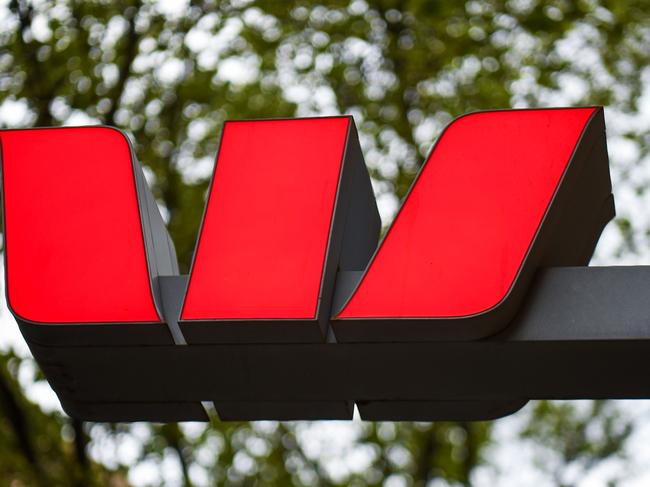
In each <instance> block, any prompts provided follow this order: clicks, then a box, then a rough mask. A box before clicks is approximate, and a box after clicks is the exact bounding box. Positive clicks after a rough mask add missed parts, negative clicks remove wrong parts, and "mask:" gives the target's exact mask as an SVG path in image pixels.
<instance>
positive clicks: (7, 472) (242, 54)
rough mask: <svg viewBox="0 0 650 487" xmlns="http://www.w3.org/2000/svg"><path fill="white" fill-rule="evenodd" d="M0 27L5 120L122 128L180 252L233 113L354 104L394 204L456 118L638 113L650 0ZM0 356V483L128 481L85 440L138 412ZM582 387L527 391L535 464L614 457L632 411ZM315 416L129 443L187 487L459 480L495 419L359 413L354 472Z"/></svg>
mask: <svg viewBox="0 0 650 487" xmlns="http://www.w3.org/2000/svg"><path fill="white" fill-rule="evenodd" d="M179 5H180V7H179ZM0 25H1V27H2V28H1V29H0V123H3V124H4V125H5V126H7V125H11V126H50V125H60V124H88V123H90V124H97V123H103V124H109V125H114V126H118V127H120V128H123V129H125V130H126V131H127V132H128V133H129V134H130V135H131V137H132V139H133V141H134V143H135V147H136V151H137V154H138V157H139V159H140V160H141V161H142V162H143V163H144V164H145V166H146V168H147V169H146V173H147V178H148V180H149V182H150V184H151V185H152V187H153V188H154V191H155V194H156V196H157V198H158V200H159V203H160V206H161V209H162V210H163V212H164V214H165V217H166V219H167V220H168V223H169V229H170V232H171V234H172V237H173V239H174V241H175V243H176V247H177V250H178V255H179V258H180V261H181V266H182V268H183V269H187V266H188V262H189V260H190V257H191V253H192V251H193V246H194V242H195V237H196V233H197V228H198V225H199V220H200V216H201V214H202V208H203V203H204V196H205V191H206V188H207V185H208V181H209V176H210V172H211V167H212V164H213V159H214V154H215V149H216V142H217V139H218V133H219V130H220V127H221V125H222V123H223V121H224V120H226V119H245V118H268V117H278V116H296V115H309V114H320V113H328V114H333V113H351V114H353V115H354V117H355V120H356V122H357V125H358V126H359V128H360V134H361V137H362V144H363V148H364V152H365V155H366V162H367V163H368V165H369V167H370V168H371V172H372V176H373V178H374V182H375V188H376V193H377V195H378V199H379V202H380V205H381V208H382V211H383V213H384V215H386V216H387V218H390V215H391V213H392V212H393V211H394V209H395V208H396V205H397V201H398V199H399V198H400V197H402V196H403V195H404V194H405V192H406V191H407V189H408V187H409V185H410V183H411V181H412V179H413V177H414V174H415V172H416V170H417V168H418V165H419V164H421V162H422V161H423V158H424V155H425V154H426V152H427V150H428V148H429V147H430V146H431V145H432V143H433V141H434V140H435V137H436V136H437V135H438V134H439V133H440V131H441V130H442V128H443V127H444V126H445V125H446V124H447V123H448V122H449V121H450V120H451V119H452V118H453V117H455V116H457V115H459V114H462V113H465V112H468V111H471V110H477V109H485V108H503V107H510V106H544V105H572V104H575V105H592V104H601V105H605V106H607V107H608V108H612V109H615V110H616V111H617V113H619V114H623V115H630V116H632V115H634V114H636V113H637V112H638V111H639V109H640V107H639V100H640V99H641V95H642V93H643V87H644V79H645V80H646V81H647V75H648V72H647V71H645V74H643V73H644V71H643V70H644V68H645V67H646V66H647V64H648V58H649V57H650V6H649V5H648V3H647V0H628V1H624V0H578V1H567V0H554V1H549V2H542V1H536V0H511V1H502V0H472V1H467V2H462V1H452V0H449V1H442V0H402V1H400V0H376V1H369V0H368V1H363V0H352V1H350V0H331V1H329V2H326V3H324V4H317V3H316V2H308V1H296V0H287V1H270V0H268V1H264V0H258V1H255V0H230V1H221V2H219V1H209V0H205V1H203V0H192V1H190V2H189V3H187V4H186V3H182V4H179V3H177V2H171V1H169V2H140V1H138V0H132V1H120V2H111V1H108V0H104V1H87V2H83V1H52V0H39V1H34V2H30V1H27V0H10V1H9V2H8V3H7V2H4V3H3V4H2V6H0ZM646 84H647V83H646ZM619 135H620V136H621V137H623V138H626V139H627V140H629V141H631V143H633V144H634V147H635V150H636V151H637V152H636V153H637V155H638V157H639V158H643V157H645V156H646V155H647V154H648V150H649V148H650V135H649V134H648V133H647V132H639V131H635V129H634V128H629V129H624V130H622V131H621V133H620V134H619ZM613 164H614V167H615V169H616V173H615V178H618V179H619V180H621V181H627V184H628V185H629V186H630V188H632V190H633V191H637V192H642V191H643V189H644V188H645V186H647V183H648V181H647V180H646V179H644V178H646V176H644V178H636V179H635V172H634V168H631V167H629V166H626V165H625V164H622V163H618V162H617V160H616V158H613ZM618 228H619V229H620V232H621V234H622V240H621V241H622V244H621V249H620V251H619V252H620V253H625V252H634V251H635V249H636V248H637V247H638V246H639V244H640V243H647V239H648V235H647V234H646V233H645V231H644V230H645V229H642V230H643V231H641V230H639V229H638V228H635V226H634V225H633V224H632V223H631V222H630V220H629V219H628V218H625V215H623V217H622V218H620V219H619V220H618ZM262 237H263V236H260V238H262ZM0 365H1V367H0V484H2V485H12V486H22V485H84V486H85V485H115V486H119V485H126V484H127V483H128V478H127V466H125V465H121V464H120V463H119V462H118V463H117V464H113V465H110V464H101V463H98V462H97V460H96V457H97V456H96V455H95V456H93V457H92V458H91V457H89V456H88V450H89V448H88V445H87V442H88V441H89V440H92V441H91V443H90V450H91V451H92V445H93V444H94V443H95V442H98V441H100V440H98V439H97V438H103V437H112V438H118V439H119V438H122V437H124V435H131V434H134V433H133V431H134V430H133V429H132V427H129V426H125V425H114V426H106V425H82V424H77V423H75V422H71V421H70V420H69V419H67V418H65V417H63V416H62V415H61V414H59V413H44V412H43V411H41V409H40V408H39V407H38V406H36V405H34V404H32V403H30V401H28V400H27V399H26V397H25V395H24V393H23V392H22V391H21V388H20V387H19V386H18V380H17V377H18V376H19V371H20V370H21V369H22V368H24V367H30V366H31V367H33V363H32V362H31V360H30V359H29V358H24V357H23V358H21V357H18V356H15V355H14V354H13V353H11V352H5V353H3V354H2V355H1V356H0ZM37 379H39V380H42V378H41V377H38V376H37ZM432 387H435V376H433V377H432ZM589 404H592V406H589V407H587V408H586V410H583V409H585V408H583V409H580V410H579V409H577V406H574V405H573V404H570V403H563V404H559V405H558V404H556V403H547V402H541V403H536V404H535V405H534V406H530V407H529V410H528V412H527V413H528V420H527V421H528V422H527V423H526V426H525V427H524V428H522V438H523V439H522V441H532V442H533V443H535V444H537V445H538V446H539V447H540V448H548V449H549V450H551V451H552V452H554V454H556V457H557V458H555V461H554V462H551V463H552V465H551V464H540V465H539V468H540V469H541V471H543V472H547V473H548V475H549V478H550V479H551V481H552V482H557V483H558V484H564V483H566V482H567V480H566V479H565V475H564V474H563V473H562V472H563V471H564V470H566V469H567V468H569V467H570V466H571V465H574V464H576V463H579V465H580V466H581V468H582V471H583V472H586V471H587V470H589V469H590V468H592V467H593V466H594V465H595V464H596V463H597V461H599V460H602V459H604V458H609V457H612V456H616V455H621V452H622V448H623V446H624V444H625V440H626V438H627V437H628V435H629V433H630V425H629V424H628V423H627V422H626V421H625V419H624V418H622V417H620V416H619V414H618V413H617V411H616V409H615V408H613V407H612V406H611V405H610V404H611V403H600V402H599V403H589ZM308 427H309V425H306V424H304V423H296V424H282V423H280V424H278V423H273V422H271V423H266V422H265V423H255V424H238V423H218V422H215V423H214V424H212V425H211V426H210V427H208V428H203V429H200V430H199V431H198V433H197V432H196V431H193V432H191V434H190V432H189V431H188V430H187V428H185V427H182V426H178V425H164V426H150V427H147V434H145V435H144V437H143V438H142V439H141V440H139V441H141V444H142V448H141V450H140V458H139V460H141V461H150V462H154V464H156V465H163V464H165V462H168V461H170V458H171V459H172V460H174V459H175V460H174V461H176V462H177V464H178V465H179V471H180V472H181V476H182V479H183V481H184V482H185V485H191V484H192V479H193V480H194V481H195V482H197V483H204V484H208V485H212V484H219V485H221V484H233V485H341V484H345V485H355V486H357V485H358V486H362V485H381V484H387V485H421V486H424V485H426V484H427V483H429V482H431V481H435V480H439V481H443V480H444V481H446V482H447V483H449V484H454V485H470V484H471V482H472V479H473V473H474V472H475V470H476V468H477V467H478V466H480V465H482V464H484V463H485V461H486V458H485V452H486V451H487V450H486V448H488V447H489V445H490V442H491V439H490V438H491V425H490V424H487V423H475V424H467V423H435V424H429V423H426V424H425V423H414V424H411V423H395V424H393V423H377V424H371V423H364V424H361V425H359V424H355V426H354V430H355V432H356V433H355V434H356V437H355V440H354V445H355V448H356V449H357V450H359V451H362V452H363V456H364V458H365V460H364V461H365V462H367V465H366V467H365V468H363V469H362V470H360V471H357V470H355V469H354V468H352V467H350V466H347V467H345V466H343V467H341V466H340V465H339V467H338V468H334V467H332V466H331V465H328V464H327V462H325V461H324V460H323V458H324V457H323V455H322V454H321V455H318V454H314V452H311V451H309V449H307V448H305V442H304V441H302V440H300V437H301V435H303V436H304V435H305V434H306V433H305V429H306V428H308ZM350 428H353V427H352V426H350ZM594 428H595V429H596V430H598V431H600V432H601V433H602V434H600V435H599V436H598V437H597V438H595V439H594V438H593V435H589V434H587V432H588V431H590V430H593V429H594ZM89 435H90V437H89ZM545 445H546V446H545ZM362 463H363V462H362ZM154 482H156V481H155V480H154ZM436 485H438V484H436ZM443 485H444V484H443Z"/></svg>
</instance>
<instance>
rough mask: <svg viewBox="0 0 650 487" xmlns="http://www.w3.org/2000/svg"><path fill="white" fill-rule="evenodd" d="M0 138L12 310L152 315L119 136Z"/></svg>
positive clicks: (81, 316)
mask: <svg viewBox="0 0 650 487" xmlns="http://www.w3.org/2000/svg"><path fill="white" fill-rule="evenodd" d="M0 142H1V143H2V161H3V162H2V170H3V187H4V205H5V213H4V216H5V229H6V235H5V238H6V248H7V250H6V252H7V256H6V262H7V281H8V285H7V292H8V299H9V304H10V305H11V307H12V309H13V311H14V312H15V313H16V314H18V315H19V316H20V317H22V318H24V319H27V320H31V321H35V322H43V323H97V322H154V321H159V317H158V314H157V312H156V309H155V305H154V302H153V298H152V294H151V287H150V281H149V272H148V269H147V262H146V257H145V250H144V242H143V238H142V230H141V225H140V216H139V210H138V203H137V199H136V192H135V182H134V176H133V166H132V161H131V153H130V148H129V145H128V142H127V140H126V138H125V136H124V135H123V134H121V133H120V132H119V131H117V130H114V129H110V128H105V127H83V128H57V129H29V130H8V131H3V132H0Z"/></svg>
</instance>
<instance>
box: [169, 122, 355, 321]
mask: <svg viewBox="0 0 650 487" xmlns="http://www.w3.org/2000/svg"><path fill="white" fill-rule="evenodd" d="M349 120H350V119H349V118H348V117H336V118H312V119H294V120H269V121H244V122H227V123H226V125H225V127H224V132H223V136H222V140H221V146H220V149H219V154H218V156H217V162H216V170H215V175H214V180H213V182H212V187H211V190H210V195H209V199H208V203H207V209H206V214H205V218H204V222H203V227H202V230H201V233H200V235H199V242H198V246H197V251H196V257H195V261H194V263H193V266H192V271H191V274H190V281H189V286H188V291H187V295H186V298H185V303H184V306H183V311H182V315H181V318H182V319H183V320H211V319H215V320H220V319H313V318H314V317H315V316H316V311H317V305H318V298H319V293H320V288H321V280H322V275H323V267H324V262H325V256H326V252H327V246H328V241H329V234H330V226H331V221H332V215H333V212H334V204H335V201H336V192H337V188H338V182H339V173H340V170H341V163H342V158H343V151H344V148H345V140H346V135H347V131H348V126H349V123H350V122H349Z"/></svg>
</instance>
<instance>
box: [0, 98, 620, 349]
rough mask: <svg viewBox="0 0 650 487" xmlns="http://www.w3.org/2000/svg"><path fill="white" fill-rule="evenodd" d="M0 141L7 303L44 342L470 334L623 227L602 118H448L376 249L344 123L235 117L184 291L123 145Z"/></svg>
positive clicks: (69, 138)
mask: <svg viewBox="0 0 650 487" xmlns="http://www.w3.org/2000/svg"><path fill="white" fill-rule="evenodd" d="M0 143H1V148H2V182H3V210H4V225H5V245H6V252H5V266H6V267H5V269H6V271H5V272H6V278H7V298H8V302H9V305H10V308H11V310H12V313H13V314H14V315H15V317H16V319H17V320H18V322H19V323H20V325H21V329H22V331H23V334H24V335H25V336H26V338H27V340H28V342H29V343H30V345H32V346H33V347H36V348H38V347H39V346H41V347H43V346H44V347H47V346H64V345H66V346H67V345H75V346H78V345H96V346H102V345H119V344H131V345H140V344H147V345H155V344H165V343H172V337H173V339H174V341H175V342H176V343H184V342H185V341H186V342H188V343H189V344H193V343H228V342H248V343H269V342H276V343H277V342H279V343H288V342H324V341H326V340H327V337H328V334H329V336H330V338H329V341H330V342H331V341H338V342H377V341H391V342H405V341H431V340H438V339H455V340H459V339H460V340H467V339H477V338H481V337H485V336H488V335H491V334H494V333H496V332H498V331H499V330H501V329H503V328H504V327H505V326H506V325H507V324H508V323H509V322H510V321H511V320H512V318H513V316H514V315H515V313H516V312H517V310H518V309H519V306H520V304H521V302H522V299H523V297H524V295H525V293H526V290H527V288H528V285H529V283H530V282H531V279H532V277H533V275H534V273H535V271H536V270H537V269H538V268H539V267H541V266H565V265H585V264H587V262H588V261H589V259H590V257H591V254H592V253H593V249H594V246H595V244H596V242H597V239H598V236H599V235H600V232H601V230H602V228H603V226H604V225H605V223H606V222H607V221H608V220H609V219H611V218H612V216H613V214H614V207H613V199H612V197H611V194H610V193H611V183H610V179H609V171H608V160H607V150H606V145H605V137H604V120H603V112H602V109H597V108H579V109H538V110H504V111H491V112H479V113H473V114H469V115H465V116H463V117H460V118H459V119H457V120H455V121H454V122H453V123H452V124H450V125H449V127H447V129H446V130H445V131H444V132H443V134H442V135H441V136H440V138H439V140H438V142H437V143H436V145H435V147H434V149H433V150H432V151H431V154H430V155H429V157H428V159H427V161H426V162H425V164H424V166H423V167H422V170H421V171H420V173H419V175H418V177H417V180H416V182H415V183H414V185H413V187H412V189H411V191H410V193H409V194H408V196H407V197H406V199H405V201H404V203H403V205H402V208H401V210H400V212H399V214H398V215H397V217H396V219H395V221H394V223H393V224H392V226H391V227H390V228H389V230H388V232H387V234H386V236H385V237H384V239H383V241H382V242H381V244H379V246H377V240H378V236H379V230H380V220H379V215H378V212H377V208H376V204H375V200H374V196H373V191H372V187H371V184H370V178H369V176H368V172H367V170H366V166H365V164H364V161H363V156H362V154H361V150H360V147H359V143H358V139H357V134H356V128H355V126H354V121H353V120H352V118H351V117H330V118H310V119H294V120H266V121H237V122H227V123H226V125H225V127H224V129H223V133H222V137H221V143H220V147H219V150H218V155H217V161H216V165H215V173H214V177H213V181H212V185H211V187H210V191H209V194H208V198H207V204H206V209H205V214H204V217H203V223H202V226H201V230H200V233H199V237H198V243H197V247H196V251H195V255H194V260H193V263H192V267H191V271H190V274H189V276H188V277H187V278H186V277H185V276H178V267H177V263H176V256H175V251H174V247H173V244H172V242H171V239H170V238H169V236H168V234H167V231H166V229H165V226H164V223H163V220H162V218H161V216H160V213H159V212H158V209H157V205H156V203H155V200H154V199H153V197H152V195H151V193H150V191H149V189H148V187H147V184H146V181H145V179H144V177H143V173H142V171H141V169H140V167H139V165H138V163H137V161H136V160H135V157H134V154H133V150H132V148H131V146H130V144H129V142H128V139H127V138H126V136H125V135H124V134H123V133H121V132H120V131H118V130H116V129H113V128H109V127H78V128H46V129H25V130H5V131H2V132H0ZM594 208H596V209H597V211H594ZM197 211H199V209H197ZM166 325H167V326H166ZM36 355H37V357H38V356H39V352H36ZM40 356H41V357H45V358H44V359H43V360H46V358H47V353H45V354H44V352H42V351H41V352H40Z"/></svg>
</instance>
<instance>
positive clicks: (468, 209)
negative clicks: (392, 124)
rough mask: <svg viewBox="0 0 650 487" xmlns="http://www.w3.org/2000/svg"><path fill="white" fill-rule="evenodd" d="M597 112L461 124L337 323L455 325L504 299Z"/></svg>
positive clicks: (494, 117)
mask: <svg viewBox="0 0 650 487" xmlns="http://www.w3.org/2000/svg"><path fill="white" fill-rule="evenodd" d="M593 112H594V109H591V108H588V109H558V110H513V111H496V112H483V113H475V114H470V115H466V116H463V117H461V118H459V119H458V120H456V121H454V123H452V124H451V125H450V126H449V127H448V128H447V130H446V131H445V132H444V133H443V135H442V136H441V138H440V140H439V141H438V143H437V145H436V147H435V150H434V151H433V152H432V153H431V155H430V157H429V159H428V161H427V162H426V165H425V166H424V168H423V169H422V171H421V173H420V175H419V177H418V179H417V182H416V184H415V185H414V187H413V189H412V190H411V192H410V194H409V195H408V197H407V199H406V200H405V202H404V205H403V207H402V209H401V210H400V213H399V215H398V217H397V218H396V220H395V222H394V224H393V225H392V227H391V228H390V230H389V232H388V234H387V236H386V237H385V239H384V241H383V242H382V244H381V246H380V248H379V250H378V251H377V254H376V255H375V257H374V260H373V261H372V262H371V265H370V267H369V269H368V271H367V273H366V274H365V276H364V278H363V280H362V282H361V283H360V285H359V287H358V288H357V290H356V292H355V293H354V294H353V296H352V298H351V299H350V301H349V302H348V304H347V305H346V306H345V308H344V309H343V311H342V312H341V313H340V314H339V315H338V316H337V318H379V317H385V318H391V317H413V318H435V317H461V316H469V315H473V314H477V313H480V312H483V311H486V310H488V309H490V308H492V307H494V306H495V305H497V304H498V303H499V302H500V301H501V300H502V299H503V298H504V297H505V296H506V295H507V293H508V290H509V289H510V288H511V286H512V285H513V282H514V281H515V278H516V276H517V273H518V270H519V268H520V266H521V265H522V263H523V262H524V259H525V256H526V253H527V251H528V248H529V246H530V245H531V243H532V241H533V239H534V237H535V234H536V232H537V229H538V227H539V226H540V224H541V222H542V219H543V217H544V215H545V212H546V209H547V207H548V205H549V203H550V201H551V199H552V197H553V195H554V193H555V190H556V188H557V186H558V184H559V182H560V178H561V177H562V174H563V172H564V170H565V168H566V166H567V163H568V162H569V160H570V157H571V154H572V152H573V149H574V147H575V146H576V143H577V141H578V138H579V137H580V135H581V133H582V130H583V128H584V126H585V124H586V122H587V121H588V119H589V117H590V116H591V115H592V113H593Z"/></svg>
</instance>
